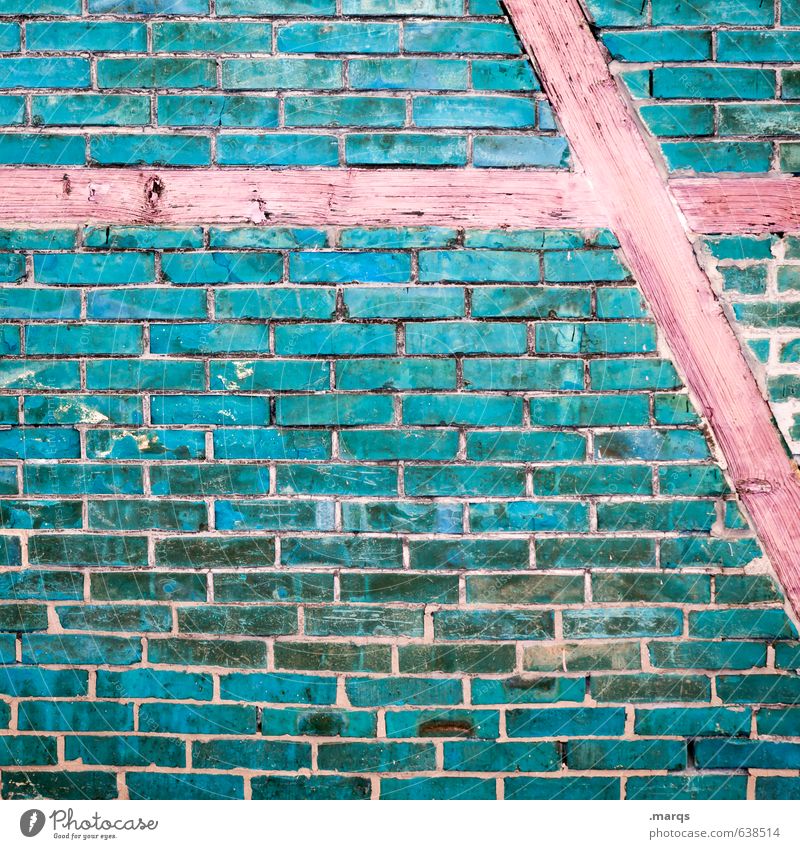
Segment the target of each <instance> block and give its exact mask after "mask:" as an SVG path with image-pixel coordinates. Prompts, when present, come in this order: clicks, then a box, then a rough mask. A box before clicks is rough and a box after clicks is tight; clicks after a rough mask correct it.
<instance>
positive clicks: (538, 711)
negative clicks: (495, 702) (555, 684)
mask: <svg viewBox="0 0 800 849" xmlns="http://www.w3.org/2000/svg"><path fill="white" fill-rule="evenodd" d="M506 727H507V729H508V736H509V737H563V736H569V737H573V736H580V737H584V736H600V737H611V736H621V735H622V734H623V732H624V728H625V711H624V710H623V709H622V708H533V709H519V710H510V711H508V713H507V715H506Z"/></svg>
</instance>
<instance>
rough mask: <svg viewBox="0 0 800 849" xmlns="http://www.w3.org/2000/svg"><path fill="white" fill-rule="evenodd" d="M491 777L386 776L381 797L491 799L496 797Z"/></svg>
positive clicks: (394, 798) (460, 799) (382, 782)
mask: <svg viewBox="0 0 800 849" xmlns="http://www.w3.org/2000/svg"><path fill="white" fill-rule="evenodd" d="M495 791H496V788H495V782H494V781H492V780H491V779H481V778H472V777H458V778H450V777H444V778H384V779H383V780H382V781H381V795H380V798H381V799H390V800H405V801H411V800H423V799H424V800H434V799H435V800H442V801H445V800H459V801H465V800H467V799H474V800H489V799H494V798H496V796H495Z"/></svg>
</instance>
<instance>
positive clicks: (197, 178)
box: [0, 168, 800, 233]
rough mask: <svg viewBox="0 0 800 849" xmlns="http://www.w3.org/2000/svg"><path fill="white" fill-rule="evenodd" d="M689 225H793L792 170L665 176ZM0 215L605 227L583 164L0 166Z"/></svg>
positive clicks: (796, 222) (796, 185)
mask: <svg viewBox="0 0 800 849" xmlns="http://www.w3.org/2000/svg"><path fill="white" fill-rule="evenodd" d="M670 185H671V187H672V190H673V193H674V195H675V197H676V199H677V201H678V203H679V204H680V206H681V209H682V210H683V212H684V214H685V216H686V218H687V221H688V223H689V226H690V227H691V229H692V230H693V231H695V232H697V233H744V232H776V231H781V232H782V231H790V230H800V179H798V178H792V177H783V178H781V177H777V178H776V177H747V178H739V177H729V178H680V179H673V180H672V181H670ZM0 198H2V200H0V223H2V224H3V225H6V226H7V225H9V224H27V225H48V224H80V223H82V222H85V221H92V222H97V223H103V224H150V223H158V224H195V223H207V224H243V223H257V224H267V223H269V224H276V225H316V226H347V225H359V226H370V225H372V226H403V225H409V224H419V225H423V224H430V225H439V226H451V227H452V226H456V227H576V228H582V227H604V226H608V225H609V223H610V222H609V218H608V215H607V212H606V210H605V208H604V206H603V204H602V203H600V202H599V201H598V198H597V195H596V194H595V192H594V191H593V190H592V186H591V185H590V184H589V181H588V180H587V178H586V177H585V176H584V175H582V174H572V173H567V172H563V171H561V172H556V171H508V170H491V169H487V170H480V171H479V170H470V169H449V170H437V171H432V170H424V169H396V168H395V169H388V168H387V169H370V170H358V169H353V170H343V169H341V170H284V171H269V170H265V169H248V170H226V171H199V170H189V169H180V170H177V169H176V170H170V169H165V170H162V171H140V170H129V169H113V168H104V169H100V168H98V169H72V170H67V171H63V170H60V169H55V168H0Z"/></svg>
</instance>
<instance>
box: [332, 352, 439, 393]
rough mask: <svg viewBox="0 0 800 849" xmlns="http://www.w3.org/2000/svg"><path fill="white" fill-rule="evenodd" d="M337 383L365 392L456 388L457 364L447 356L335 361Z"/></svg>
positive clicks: (341, 387) (340, 386) (339, 385)
mask: <svg viewBox="0 0 800 849" xmlns="http://www.w3.org/2000/svg"><path fill="white" fill-rule="evenodd" d="M336 386H337V387H338V388H339V389H360V390H362V391H370V390H381V389H387V390H409V389H412V390H413V389H455V388H456V364H455V362H454V361H453V360H448V359H445V358H438V359H433V358H431V359H427V358H414V359H413V360H412V359H409V358H407V357H391V358H385V357H382V358H380V359H363V360H359V359H352V360H340V361H339V362H337V364H336Z"/></svg>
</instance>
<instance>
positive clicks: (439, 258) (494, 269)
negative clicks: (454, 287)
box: [419, 250, 540, 283]
mask: <svg viewBox="0 0 800 849" xmlns="http://www.w3.org/2000/svg"><path fill="white" fill-rule="evenodd" d="M419 275H420V280H421V281H423V282H439V281H443V282H466V283H485V282H491V281H503V282H505V281H510V282H514V283H526V282H538V281H539V276H540V275H539V263H538V262H537V261H534V258H533V257H531V256H530V255H529V254H524V253H518V252H514V251H491V250H480V251H476V250H457V251H423V252H422V253H421V254H420V257H419Z"/></svg>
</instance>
